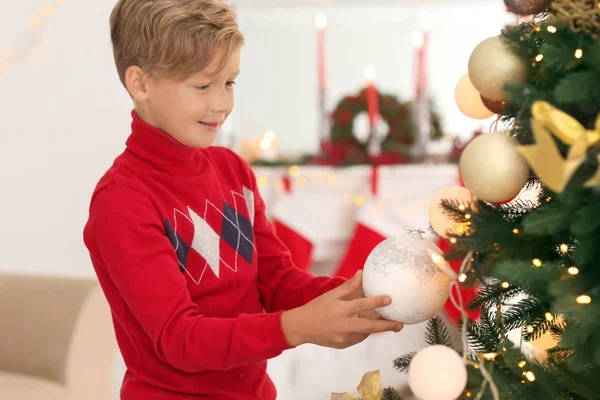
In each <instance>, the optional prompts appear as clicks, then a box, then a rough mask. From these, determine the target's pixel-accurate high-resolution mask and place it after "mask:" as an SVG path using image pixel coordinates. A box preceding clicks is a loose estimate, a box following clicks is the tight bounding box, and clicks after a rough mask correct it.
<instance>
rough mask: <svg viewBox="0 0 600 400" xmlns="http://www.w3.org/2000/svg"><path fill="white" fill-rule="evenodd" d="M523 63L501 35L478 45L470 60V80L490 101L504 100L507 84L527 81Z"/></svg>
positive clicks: (525, 67)
mask: <svg viewBox="0 0 600 400" xmlns="http://www.w3.org/2000/svg"><path fill="white" fill-rule="evenodd" d="M527 69H528V66H527V62H526V60H524V59H522V58H521V57H519V56H518V55H517V54H515V53H514V52H513V51H512V50H511V49H510V48H509V47H508V46H507V45H506V44H504V42H503V41H502V38H501V37H500V36H494V37H491V38H488V39H485V40H484V41H483V42H481V43H479V44H478V45H477V47H475V50H473V53H471V57H470V58H469V77H470V78H471V82H473V86H475V88H476V89H477V90H478V91H479V93H481V95H482V96H483V97H485V98H487V99H489V100H492V101H504V100H507V97H506V94H505V93H504V87H505V85H506V84H519V83H524V82H526V81H527V78H528V71H527Z"/></svg>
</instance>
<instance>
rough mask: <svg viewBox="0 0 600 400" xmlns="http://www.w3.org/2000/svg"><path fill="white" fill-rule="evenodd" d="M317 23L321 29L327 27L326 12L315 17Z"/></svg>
mask: <svg viewBox="0 0 600 400" xmlns="http://www.w3.org/2000/svg"><path fill="white" fill-rule="evenodd" d="M315 25H316V26H317V28H319V29H325V28H327V17H326V16H325V15H324V14H319V15H317V18H315Z"/></svg>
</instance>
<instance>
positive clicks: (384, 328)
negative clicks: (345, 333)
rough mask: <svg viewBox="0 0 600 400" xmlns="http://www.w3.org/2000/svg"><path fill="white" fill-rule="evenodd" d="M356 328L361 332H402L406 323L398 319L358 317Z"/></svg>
mask: <svg viewBox="0 0 600 400" xmlns="http://www.w3.org/2000/svg"><path fill="white" fill-rule="evenodd" d="M355 327H356V329H357V330H358V332H359V333H369V334H370V333H382V332H400V331H401V330H402V328H404V324H402V323H400V322H396V321H386V320H384V319H380V320H375V321H374V320H370V319H361V318H358V322H357V324H356V326H355Z"/></svg>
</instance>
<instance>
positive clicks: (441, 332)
mask: <svg viewBox="0 0 600 400" xmlns="http://www.w3.org/2000/svg"><path fill="white" fill-rule="evenodd" d="M425 342H427V344H428V345H430V346H433V345H436V344H441V345H444V346H447V347H450V348H452V339H451V338H450V333H449V332H448V329H447V327H446V324H445V323H444V321H443V320H442V319H441V318H440V317H438V316H437V315H436V316H434V317H432V318H431V319H430V320H429V322H428V323H427V330H426V332H425Z"/></svg>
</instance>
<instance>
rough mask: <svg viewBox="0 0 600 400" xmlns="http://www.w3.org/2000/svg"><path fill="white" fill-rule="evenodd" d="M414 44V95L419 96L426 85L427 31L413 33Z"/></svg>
mask: <svg viewBox="0 0 600 400" xmlns="http://www.w3.org/2000/svg"><path fill="white" fill-rule="evenodd" d="M414 41H415V42H414V45H415V47H416V51H417V54H416V64H417V65H416V70H417V71H416V87H415V96H416V98H417V99H418V98H421V96H422V95H423V92H425V89H426V87H427V58H426V57H427V44H428V41H429V33H428V32H427V31H420V32H418V33H416V34H415V39H414Z"/></svg>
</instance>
